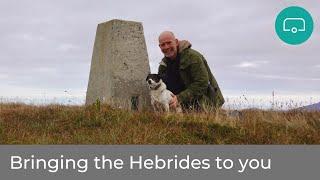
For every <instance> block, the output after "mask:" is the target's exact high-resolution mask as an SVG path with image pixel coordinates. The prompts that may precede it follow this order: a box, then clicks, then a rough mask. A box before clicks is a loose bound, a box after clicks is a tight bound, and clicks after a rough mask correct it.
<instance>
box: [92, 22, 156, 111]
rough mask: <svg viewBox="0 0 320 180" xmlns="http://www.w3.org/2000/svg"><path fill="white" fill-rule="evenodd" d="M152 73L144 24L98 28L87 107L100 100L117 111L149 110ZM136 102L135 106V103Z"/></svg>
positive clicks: (105, 24) (100, 26)
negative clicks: (148, 77) (146, 108)
mask: <svg viewBox="0 0 320 180" xmlns="http://www.w3.org/2000/svg"><path fill="white" fill-rule="evenodd" d="M149 72H150V66H149V60H148V54H147V48H146V43H145V39H144V34H143V27H142V24H141V23H139V22H133V21H122V20H111V21H108V22H105V23H101V24H99V25H98V28H97V32H96V38H95V43H94V50H93V55H92V61H91V69H90V77H89V83H88V89H87V96H86V104H92V103H94V102H96V100H97V99H99V100H100V101H101V102H104V103H107V104H110V105H112V106H115V107H121V108H130V109H135V107H134V106H135V105H134V104H135V103H136V101H138V102H137V103H138V104H137V105H138V109H141V108H143V107H148V106H149V102H150V97H149V90H148V88H147V85H146V82H145V78H146V77H147V75H148V73H149ZM132 101H134V102H132Z"/></svg>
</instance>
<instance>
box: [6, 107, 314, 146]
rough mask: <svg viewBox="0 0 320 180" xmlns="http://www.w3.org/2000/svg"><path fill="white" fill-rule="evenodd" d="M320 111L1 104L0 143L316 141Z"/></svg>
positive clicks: (280, 142) (266, 142) (256, 142)
mask: <svg viewBox="0 0 320 180" xmlns="http://www.w3.org/2000/svg"><path fill="white" fill-rule="evenodd" d="M319 130H320V112H303V111H287V112H284V111H263V110H254V109H252V110H243V111H240V115H239V116H228V115H227V113H226V111H223V110H221V111H218V112H211V113H188V114H184V115H183V116H181V115H176V114H171V115H163V114H155V113H153V112H148V111H142V112H132V111H125V110H120V109H113V108H111V107H109V106H107V105H100V104H96V105H92V106H87V107H85V106H62V105H48V106H31V105H24V104H0V143H1V144H320V131H319Z"/></svg>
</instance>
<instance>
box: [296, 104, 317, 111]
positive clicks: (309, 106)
mask: <svg viewBox="0 0 320 180" xmlns="http://www.w3.org/2000/svg"><path fill="white" fill-rule="evenodd" d="M301 109H303V110H307V111H320V102H318V103H315V104H311V105H308V106H303V107H302V108H301Z"/></svg>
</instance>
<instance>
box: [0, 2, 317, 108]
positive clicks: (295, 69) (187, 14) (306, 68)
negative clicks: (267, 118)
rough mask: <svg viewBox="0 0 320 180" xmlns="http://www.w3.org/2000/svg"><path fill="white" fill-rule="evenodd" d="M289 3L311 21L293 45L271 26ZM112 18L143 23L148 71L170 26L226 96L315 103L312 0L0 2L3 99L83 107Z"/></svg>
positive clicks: (155, 64)
mask: <svg viewBox="0 0 320 180" xmlns="http://www.w3.org/2000/svg"><path fill="white" fill-rule="evenodd" d="M293 5H294V6H301V7H303V8H305V9H306V10H308V11H309V12H310V14H311V15H312V17H313V21H314V31H313V34H312V36H311V37H310V39H309V40H308V41H307V42H305V43H303V44H301V45H298V46H292V45H287V44H285V43H283V42H282V41H281V40H280V39H279V38H278V37H277V35H276V33H275V30H274V23H275V19H276V16H277V14H278V13H279V12H280V11H281V10H282V9H284V8H286V7H288V6H293ZM112 19H122V20H130V21H138V22H142V24H143V28H144V35H145V40H146V44H147V50H148V57H149V61H150V68H151V72H154V73H156V72H157V68H158V64H159V62H160V60H161V58H162V57H163V55H162V53H161V51H160V49H159V47H158V35H159V34H160V33H161V32H162V31H165V30H170V31H173V32H174V33H175V35H176V37H177V38H178V39H180V40H183V39H185V40H188V41H190V42H191V44H192V47H193V48H194V49H196V50H197V51H199V52H201V53H202V54H203V55H204V56H205V57H206V59H207V61H208V63H209V65H210V67H211V70H212V71H213V73H214V76H215V77H216V79H217V81H218V83H219V86H220V88H221V89H222V92H223V94H224V96H225V97H226V98H227V99H232V98H235V97H236V98H239V97H240V99H241V97H245V98H246V99H249V98H250V99H253V100H254V99H256V100H257V99H258V100H259V99H260V100H261V101H262V99H263V101H266V102H269V101H270V98H271V97H272V92H274V94H275V96H276V97H279V98H280V97H281V98H287V99H289V100H290V99H291V100H292V99H299V100H301V101H305V102H306V103H309V102H310V103H311V102H318V101H320V85H319V84H320V61H319V55H320V52H319V51H320V3H319V1H317V0H306V1H301V0H300V1H299V0H262V1H256V0H243V1H239V0H228V1H226V0H198V1H187V0H176V1H172V0H161V1H152V0H137V1H130V0H116V1H111V0H95V1H93V0H68V1H66V0H55V1H53V0H51V1H49V0H24V1H21V0H1V1H0V26H1V28H0V49H1V50H0V100H1V99H2V101H4V100H10V99H19V98H20V99H23V100H24V101H26V99H28V100H29V101H30V100H31V101H32V99H36V98H40V99H41V98H42V99H43V98H44V99H50V98H53V99H54V98H60V97H67V98H69V101H72V102H83V99H84V97H85V94H86V89H87V85H88V79H89V71H90V63H91V57H92V52H93V45H94V39H95V33H96V28H97V25H98V24H99V23H103V22H106V21H109V20H112ZM264 97H268V98H269V99H265V98H264ZM70 99H72V100H70ZM76 99H78V100H76ZM79 99H82V100H79Z"/></svg>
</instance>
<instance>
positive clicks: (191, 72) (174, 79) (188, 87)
mask: <svg viewBox="0 0 320 180" xmlns="http://www.w3.org/2000/svg"><path fill="white" fill-rule="evenodd" d="M159 47H160V49H161V51H162V53H163V54H164V58H163V59H162V61H161V62H160V66H159V71H158V74H159V75H161V76H162V77H163V80H164V82H165V83H166V85H167V88H168V89H169V90H170V91H171V92H172V93H173V94H175V95H173V98H172V100H171V102H170V106H171V107H173V108H175V107H176V106H177V104H178V103H180V104H181V105H182V107H183V108H184V110H186V109H190V108H192V109H195V110H204V108H208V107H212V108H214V109H216V108H219V107H221V106H222V105H223V103H224V98H223V96H222V93H221V91H220V88H219V86H218V83H217V81H216V80H215V78H214V77H213V75H212V73H211V71H210V69H209V66H208V64H207V61H206V60H205V58H204V57H203V56H202V55H201V54H200V53H199V52H197V51H195V50H193V49H191V44H190V43H189V42H188V41H179V40H178V39H176V38H175V36H174V34H173V33H172V32H170V31H164V32H162V33H161V34H160V36H159Z"/></svg>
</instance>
